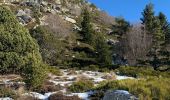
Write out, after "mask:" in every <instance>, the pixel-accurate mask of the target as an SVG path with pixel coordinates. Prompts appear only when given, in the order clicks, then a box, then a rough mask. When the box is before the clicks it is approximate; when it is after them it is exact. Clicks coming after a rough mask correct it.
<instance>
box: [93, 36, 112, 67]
mask: <svg viewBox="0 0 170 100" xmlns="http://www.w3.org/2000/svg"><path fill="white" fill-rule="evenodd" d="M95 43H96V46H95V49H96V52H97V57H96V59H97V62H98V63H99V64H100V65H101V66H105V67H107V66H108V65H111V64H112V54H111V52H110V51H109V46H108V44H107V43H106V41H105V39H104V37H103V36H102V34H101V33H98V34H97V35H96V39H95Z"/></svg>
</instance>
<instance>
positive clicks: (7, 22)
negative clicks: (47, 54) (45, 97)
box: [0, 6, 45, 88]
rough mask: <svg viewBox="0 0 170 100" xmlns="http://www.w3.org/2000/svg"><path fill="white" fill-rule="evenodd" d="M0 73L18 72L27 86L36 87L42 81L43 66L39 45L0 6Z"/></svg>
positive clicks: (10, 14) (14, 18) (4, 8)
mask: <svg viewBox="0 0 170 100" xmlns="http://www.w3.org/2000/svg"><path fill="white" fill-rule="evenodd" d="M0 73H1V74H8V73H9V74H11V73H14V74H20V75H21V76H23V78H24V81H25V82H26V84H27V86H29V87H32V88H38V87H40V86H41V84H42V83H43V79H44V77H45V68H44V65H43V63H42V58H41V55H40V53H39V46H38V44H37V43H36V41H35V40H34V39H33V38H32V37H31V36H30V34H29V32H28V30H26V29H25V28H24V27H23V26H22V25H20V24H19V22H18V21H17V19H16V17H15V16H14V14H13V13H12V12H11V11H10V10H8V8H6V7H2V6H1V7H0Z"/></svg>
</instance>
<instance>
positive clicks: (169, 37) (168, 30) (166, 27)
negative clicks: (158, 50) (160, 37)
mask: <svg viewBox="0 0 170 100" xmlns="http://www.w3.org/2000/svg"><path fill="white" fill-rule="evenodd" d="M158 18H159V20H160V25H161V27H162V30H163V33H164V36H165V37H164V38H165V44H169V43H170V24H169V22H168V20H167V18H166V16H165V15H164V14H163V13H162V12H160V13H159V15H158Z"/></svg>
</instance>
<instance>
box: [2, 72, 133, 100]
mask: <svg viewBox="0 0 170 100" xmlns="http://www.w3.org/2000/svg"><path fill="white" fill-rule="evenodd" d="M61 73H62V75H61V76H56V75H52V74H48V80H47V82H46V83H47V84H46V85H49V86H51V89H48V90H46V91H47V93H44V94H40V93H36V92H29V93H24V94H23V95H27V96H32V97H36V98H39V99H42V100H48V97H49V96H50V95H51V94H53V93H58V92H62V93H64V94H65V95H67V96H73V95H77V96H78V97H79V98H81V99H83V100H88V96H89V95H90V94H92V93H93V92H92V91H89V92H85V93H71V92H68V91H67V87H68V86H70V85H71V84H72V83H73V82H76V81H79V80H86V79H87V80H92V82H93V83H94V85H95V86H97V85H98V84H99V83H100V82H102V81H104V80H122V79H133V78H132V77H127V76H119V75H116V74H115V73H114V72H109V73H104V72H97V71H83V70H78V71H75V70H61ZM20 80H21V77H20V76H18V75H5V76H0V85H1V86H3V85H10V86H16V85H18V86H22V85H24V83H23V82H19V81H20ZM56 86H58V87H57V88H56ZM53 87H55V88H53ZM8 99H9V98H7V99H6V100H8ZM3 100H4V99H3Z"/></svg>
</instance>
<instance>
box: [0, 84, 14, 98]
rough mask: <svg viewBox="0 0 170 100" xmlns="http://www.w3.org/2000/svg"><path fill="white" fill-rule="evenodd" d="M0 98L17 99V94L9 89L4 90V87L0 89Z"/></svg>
mask: <svg viewBox="0 0 170 100" xmlns="http://www.w3.org/2000/svg"><path fill="white" fill-rule="evenodd" d="M0 97H10V98H13V99H15V98H17V94H16V93H15V91H13V90H12V89H10V88H5V87H1V88H0Z"/></svg>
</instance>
